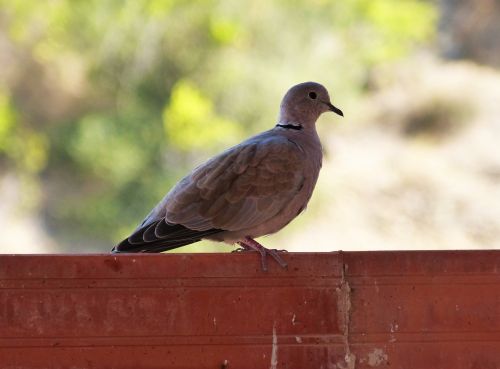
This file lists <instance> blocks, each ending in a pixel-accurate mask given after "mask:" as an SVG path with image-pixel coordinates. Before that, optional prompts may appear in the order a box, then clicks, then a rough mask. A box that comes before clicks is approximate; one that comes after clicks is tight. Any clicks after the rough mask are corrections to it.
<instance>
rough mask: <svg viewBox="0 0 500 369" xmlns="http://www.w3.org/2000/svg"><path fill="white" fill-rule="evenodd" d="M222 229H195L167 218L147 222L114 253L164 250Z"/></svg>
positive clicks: (115, 249) (117, 247)
mask: <svg viewBox="0 0 500 369" xmlns="http://www.w3.org/2000/svg"><path fill="white" fill-rule="evenodd" d="M222 231H223V230H221V229H215V228H213V229H208V230H205V231H195V230H192V229H189V228H187V227H184V226H182V225H180V224H171V223H168V222H167V221H166V220H165V219H160V220H158V221H156V222H153V223H150V224H147V225H145V226H143V227H141V228H139V229H138V230H136V231H135V232H134V233H133V234H131V235H130V236H129V237H127V238H126V239H124V240H123V241H121V242H120V243H119V244H118V245H116V246H115V247H113V249H112V250H111V252H112V253H125V252H128V253H132V252H146V253H153V252H162V251H168V250H172V249H175V248H178V247H181V246H185V245H189V244H191V243H195V242H198V241H201V239H202V238H203V237H206V236H209V235H212V234H216V233H219V232H222Z"/></svg>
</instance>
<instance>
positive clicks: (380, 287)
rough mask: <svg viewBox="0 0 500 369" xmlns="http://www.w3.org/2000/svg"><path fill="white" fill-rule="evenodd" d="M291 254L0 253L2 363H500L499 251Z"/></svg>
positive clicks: (215, 367)
mask: <svg viewBox="0 0 500 369" xmlns="http://www.w3.org/2000/svg"><path fill="white" fill-rule="evenodd" d="M284 258H285V259H286V260H287V262H288V263H289V267H288V270H283V269H281V268H280V267H279V266H278V265H277V264H276V263H274V261H272V260H269V267H270V270H269V272H267V273H264V272H262V271H261V270H260V261H259V256H258V255H257V254H254V253H246V254H162V255H158V254H156V255H151V254H130V255H77V256H75V255H3V256H0V367H1V368H16V369H21V368H61V369H62V368H65V369H66V368H144V369H149V368H169V369H170V368H174V369H175V368H183V369H184V368H186V369H187V368H193V369H194V368H196V369H202V368H207V369H208V368H211V369H220V368H227V369H246V368H248V369H256V368H257V369H259V368H271V369H275V368H287V369H304V368H318V369H320V368H324V369H333V368H335V369H354V368H362V369H363V368H374V367H379V368H397V369H429V368H453V369H462V368H468V369H471V368H474V369H493V368H498V367H500V251H460V252H448V251H436V252H433V251H431V252H429V251H426V252H345V253H344V252H340V253H314V254H313V253H290V254H285V256H284Z"/></svg>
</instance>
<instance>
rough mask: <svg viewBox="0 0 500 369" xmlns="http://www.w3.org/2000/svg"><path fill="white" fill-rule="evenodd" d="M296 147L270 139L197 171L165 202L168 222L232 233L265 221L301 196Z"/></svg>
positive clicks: (248, 144)
mask: <svg viewBox="0 0 500 369" xmlns="http://www.w3.org/2000/svg"><path fill="white" fill-rule="evenodd" d="M301 154H302V151H301V149H300V148H299V146H297V145H296V144H295V143H294V142H292V141H290V140H288V139H287V138H286V137H283V136H277V135H272V134H269V135H267V136H265V135H264V136H261V137H259V139H254V140H249V141H246V142H245V143H243V144H240V145H238V146H235V147H234V148H232V149H230V150H228V151H226V152H224V153H223V154H221V155H219V156H217V157H215V158H213V159H212V160H210V161H208V162H207V163H206V164H204V165H202V166H200V167H198V168H197V169H195V170H194V171H193V172H192V173H191V175H189V176H188V177H186V178H184V180H182V181H181V182H179V184H178V185H177V186H176V187H175V188H174V189H173V190H172V191H171V193H170V194H169V196H167V198H166V201H165V204H164V206H165V217H166V220H167V221H168V222H170V223H175V224H182V225H183V226H185V227H187V228H190V229H194V230H198V231H205V230H209V229H214V228H215V229H222V230H227V231H236V230H241V229H247V228H251V227H254V226H257V225H259V224H262V223H264V222H266V221H267V220H269V219H271V218H273V217H274V216H275V215H276V214H278V213H279V212H280V211H281V210H282V209H283V208H284V207H285V206H286V205H287V204H288V203H289V202H290V201H291V199H292V198H293V197H294V196H295V195H296V194H297V193H298V192H299V191H300V189H301V187H302V185H303V182H304V173H303V170H302V168H303V165H304V157H303V156H302V155H301Z"/></svg>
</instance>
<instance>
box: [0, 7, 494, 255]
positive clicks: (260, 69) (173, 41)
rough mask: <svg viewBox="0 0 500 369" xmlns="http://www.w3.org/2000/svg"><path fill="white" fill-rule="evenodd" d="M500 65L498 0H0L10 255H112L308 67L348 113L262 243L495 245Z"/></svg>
mask: <svg viewBox="0 0 500 369" xmlns="http://www.w3.org/2000/svg"><path fill="white" fill-rule="evenodd" d="M499 68H500V1H499V0H476V1H466V0H460V1H459V0H442V1H430V0H429V1H423V0H422V1H420V0H419V1H417V0H342V1H323V0H315V1H306V0H303V1H301V0H295V1H262V0H257V1H252V2H239V1H229V0H222V1H178V0H130V1H113V0H110V1H98V0H85V1H79V0H46V1H25V0H0V221H1V224H2V228H1V229H2V236H1V237H0V252H9V253H10V252H16V253H18V252H28V253H37V252H107V251H108V250H109V249H110V248H111V247H112V246H113V244H115V243H116V242H117V241H119V240H120V239H122V238H123V237H125V236H127V235H128V234H129V232H130V231H132V230H133V229H134V228H135V227H136V226H137V224H138V223H139V222H140V221H141V220H142V219H143V217H144V216H145V215H146V214H147V213H148V212H149V210H150V209H151V208H152V206H154V205H155V204H156V202H157V201H158V200H159V199H161V198H162V197H163V195H164V194H165V193H166V192H167V191H168V189H169V188H170V187H171V186H172V185H173V184H174V183H175V182H176V181H177V180H179V179H180V178H181V177H182V176H183V175H184V174H186V173H187V172H188V171H189V170H190V169H191V168H192V167H194V166H195V165H196V164H199V163H200V162H202V161H204V160H205V159H207V158H208V157H210V156H211V155H213V154H215V153H217V152H219V151H221V150H223V149H225V148H227V147H229V146H231V145H233V144H236V143H238V142H239V141H240V140H241V139H243V138H245V137H247V136H250V135H252V134H255V133H257V132H259V131H262V130H265V129H268V128H271V127H272V126H273V125H274V124H275V121H276V117H277V113H278V106H279V102H280V100H281V98H282V95H283V94H284V92H285V91H286V90H287V89H288V88H289V87H290V86H292V85H294V84H296V83H299V82H303V81H308V80H312V81H317V82H321V83H323V84H324V85H325V86H327V88H328V89H329V90H330V92H331V95H332V99H333V101H334V103H335V104H336V105H337V106H339V107H340V108H342V110H343V111H344V113H345V118H343V119H339V118H338V117H336V116H333V115H330V116H326V115H325V116H323V117H322V118H321V119H320V120H319V122H318V129H319V132H320V136H321V137H322V140H323V143H324V149H325V155H326V158H325V164H324V168H323V170H322V173H321V176H320V181H319V183H318V187H317V190H316V193H315V195H314V196H313V200H312V202H311V204H310V206H309V208H308V211H307V212H305V213H304V214H303V215H302V216H301V217H300V218H299V219H297V220H296V221H294V222H293V223H292V224H291V225H290V226H289V227H287V229H286V230H284V231H282V232H280V233H279V234H277V235H273V236H270V237H267V238H266V239H265V240H263V243H264V244H265V245H266V246H268V247H277V248H287V249H289V250H293V251H305V250H318V251H319V250H322V251H327V250H338V249H343V250H353V249H411V248H413V249H415V248H418V249H446V248H500V186H499V184H500V70H499ZM229 249H230V248H229V247H221V246H220V245H218V244H214V243H210V242H203V243H200V244H196V245H193V246H189V247H185V248H182V249H180V250H179V251H182V252H185V251H215V250H229Z"/></svg>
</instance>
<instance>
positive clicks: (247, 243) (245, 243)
mask: <svg viewBox="0 0 500 369" xmlns="http://www.w3.org/2000/svg"><path fill="white" fill-rule="evenodd" d="M238 244H239V245H240V246H241V247H242V248H243V250H242V251H246V250H255V251H258V252H260V257H261V263H262V270H263V271H264V272H267V258H266V256H267V254H269V255H271V257H272V258H273V259H274V260H276V262H277V263H278V264H279V265H280V266H281V267H282V268H286V267H287V266H288V264H287V263H286V261H285V260H283V258H282V257H281V256H280V255H279V253H278V250H274V249H267V248H265V247H264V246H262V245H261V244H260V243H258V242H257V241H255V240H254V239H252V238H250V237H245V239H244V240H242V241H240V242H238ZM280 251H284V250H280Z"/></svg>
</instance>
